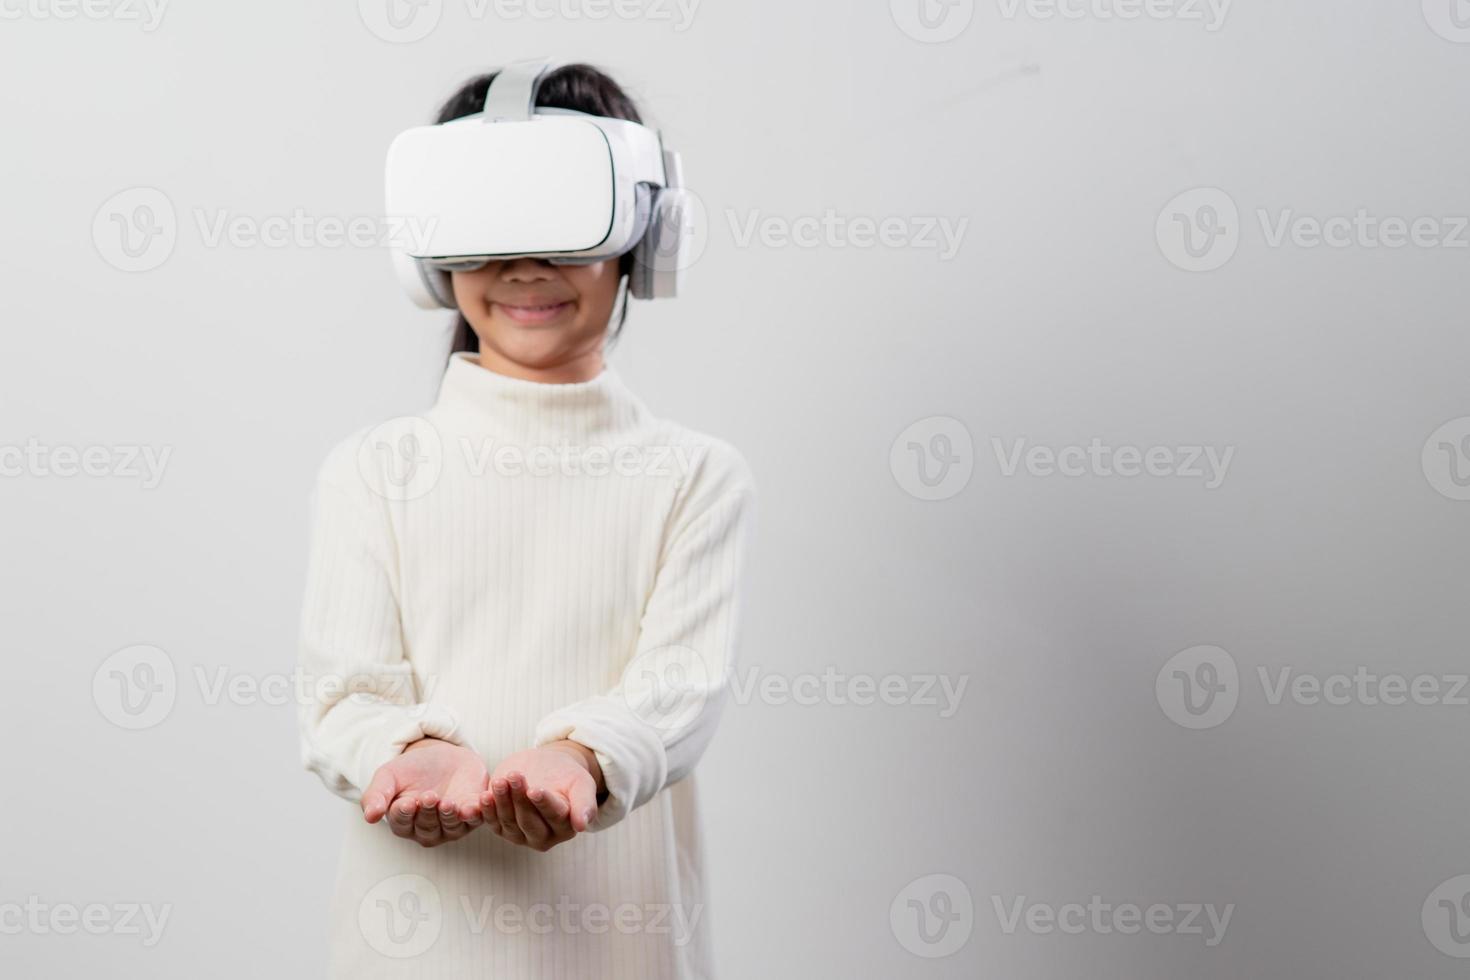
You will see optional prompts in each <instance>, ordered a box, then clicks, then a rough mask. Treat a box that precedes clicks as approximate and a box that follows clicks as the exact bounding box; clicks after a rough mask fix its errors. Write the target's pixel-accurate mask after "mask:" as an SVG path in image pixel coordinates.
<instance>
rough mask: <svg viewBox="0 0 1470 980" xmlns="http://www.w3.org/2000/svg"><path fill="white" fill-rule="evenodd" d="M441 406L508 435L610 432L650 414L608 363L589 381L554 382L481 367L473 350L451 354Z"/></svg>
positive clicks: (533, 436)
mask: <svg viewBox="0 0 1470 980" xmlns="http://www.w3.org/2000/svg"><path fill="white" fill-rule="evenodd" d="M438 404H439V405H441V406H444V407H446V408H454V409H457V410H459V411H462V412H465V413H467V414H468V415H470V416H472V417H474V418H475V419H476V420H477V421H478V422H479V423H480V424H481V425H483V426H484V427H485V428H487V429H491V430H494V431H496V432H497V433H498V434H499V435H501V436H502V437H503V438H507V439H550V440H556V441H561V440H579V439H587V438H589V437H595V436H606V435H609V434H613V433H616V432H620V431H625V430H630V429H632V428H635V427H636V426H637V425H638V424H639V423H641V422H642V421H644V419H646V418H647V414H648V410H647V409H646V408H645V407H644V405H643V403H642V402H641V401H639V399H638V397H637V396H636V395H634V394H633V392H632V391H631V390H629V389H628V387H627V386H626V385H625V384H624V383H623V379H622V378H621V377H620V376H619V375H618V373H617V372H616V371H615V370H614V369H613V368H612V367H611V366H610V365H607V364H604V366H603V369H602V373H600V374H598V375H597V377H595V378H592V379H591V380H590V381H575V382H569V383H565V384H550V383H547V382H543V381H527V380H525V379H524V378H512V377H510V376H509V375H505V374H499V373H497V372H495V371H491V370H489V369H487V368H483V367H481V366H480V362H479V358H478V356H477V355H476V354H474V353H472V352H470V351H456V352H455V353H454V354H453V355H452V356H451V357H450V360H449V366H448V368H446V369H445V371H444V380H443V382H442V383H441V384H440V387H439V400H438Z"/></svg>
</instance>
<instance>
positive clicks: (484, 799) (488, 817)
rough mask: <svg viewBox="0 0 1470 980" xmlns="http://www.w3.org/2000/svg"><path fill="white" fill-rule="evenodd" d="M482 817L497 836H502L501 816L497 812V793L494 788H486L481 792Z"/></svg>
mask: <svg viewBox="0 0 1470 980" xmlns="http://www.w3.org/2000/svg"><path fill="white" fill-rule="evenodd" d="M480 819H481V821H482V822H483V823H484V824H485V827H486V829H487V830H489V831H491V832H492V833H493V834H495V836H497V837H499V836H500V817H498V816H497V815H496V813H495V793H494V791H493V790H489V789H487V790H485V792H483V793H481V794H480Z"/></svg>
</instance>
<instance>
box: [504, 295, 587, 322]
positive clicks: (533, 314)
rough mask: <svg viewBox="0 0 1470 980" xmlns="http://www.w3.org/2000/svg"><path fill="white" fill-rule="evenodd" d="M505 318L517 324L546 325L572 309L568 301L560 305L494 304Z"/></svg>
mask: <svg viewBox="0 0 1470 980" xmlns="http://www.w3.org/2000/svg"><path fill="white" fill-rule="evenodd" d="M495 305H496V306H498V307H499V308H500V309H501V311H502V312H504V313H505V315H506V316H508V317H510V318H511V319H512V320H514V321H516V322H517V323H546V322H548V321H551V320H555V319H556V318H557V317H559V316H561V315H562V314H563V313H565V312H566V311H567V310H570V309H571V308H572V303H571V301H570V300H567V301H564V302H560V303H501V302H496V304H495Z"/></svg>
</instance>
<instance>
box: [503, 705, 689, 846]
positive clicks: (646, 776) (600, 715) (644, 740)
mask: <svg viewBox="0 0 1470 980" xmlns="http://www.w3.org/2000/svg"><path fill="white" fill-rule="evenodd" d="M562 739H570V740H572V741H573V742H576V743H578V744H580V745H585V746H586V747H587V748H589V749H591V750H592V753H593V755H595V756H597V764H598V765H599V766H601V767H602V781H603V784H604V785H605V786H606V787H607V799H606V800H604V801H603V803H602V805H601V806H599V807H598V808H597V815H596V816H595V817H594V818H593V820H592V823H591V824H590V825H589V826H588V828H587V829H588V830H589V831H598V830H606V829H607V828H608V827H611V826H613V825H614V824H616V823H617V822H618V821H620V820H622V819H623V818H624V817H626V816H627V815H628V814H629V813H631V812H632V811H633V810H634V809H636V808H637V807H640V806H642V805H643V804H644V803H647V802H648V801H649V800H651V799H653V797H654V795H655V794H656V793H658V791H659V790H661V789H663V787H664V783H665V782H666V781H667V779H668V771H669V763H668V757H667V756H666V755H665V753H664V744H663V740H662V739H661V738H659V734H658V730H657V729H656V728H654V727H653V726H651V725H649V724H648V723H647V722H645V721H644V720H643V719H641V718H639V717H638V715H637V714H635V713H634V712H633V711H632V710H631V709H630V708H629V707H628V706H627V705H626V704H625V703H624V702H623V701H622V700H621V699H618V698H613V697H609V696H607V695H598V696H597V697H592V698H588V699H587V700H585V701H581V702H579V703H577V704H574V705H571V706H570V707H567V708H562V709H561V710H559V711H554V712H552V713H551V714H549V715H547V716H546V717H545V718H543V719H542V720H541V723H540V724H538V725H537V726H536V734H535V737H534V739H533V742H532V744H533V745H535V746H536V747H537V748H540V747H541V746H543V745H546V744H547V743H548V742H559V741H561V740H562Z"/></svg>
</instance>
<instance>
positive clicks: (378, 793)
mask: <svg viewBox="0 0 1470 980" xmlns="http://www.w3.org/2000/svg"><path fill="white" fill-rule="evenodd" d="M397 795H398V778H397V776H395V775H394V772H393V769H392V767H391V766H379V767H378V771H377V772H375V773H373V781H372V782H370V783H368V788H367V789H365V790H363V793H362V815H363V816H364V817H365V818H366V819H367V822H368V823H377V822H378V821H379V820H381V819H383V814H385V813H387V812H388V804H389V803H392V802H393V797H395V796H397Z"/></svg>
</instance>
